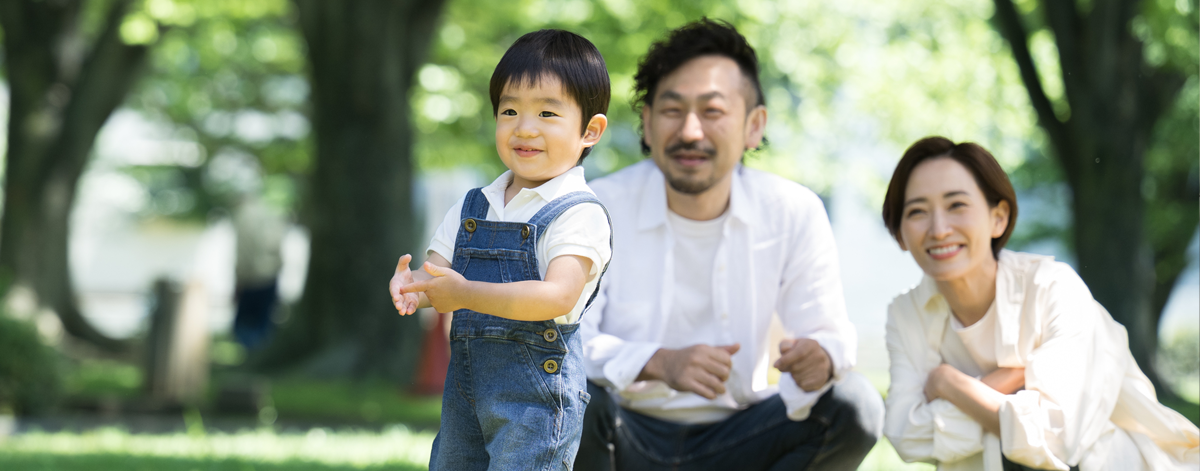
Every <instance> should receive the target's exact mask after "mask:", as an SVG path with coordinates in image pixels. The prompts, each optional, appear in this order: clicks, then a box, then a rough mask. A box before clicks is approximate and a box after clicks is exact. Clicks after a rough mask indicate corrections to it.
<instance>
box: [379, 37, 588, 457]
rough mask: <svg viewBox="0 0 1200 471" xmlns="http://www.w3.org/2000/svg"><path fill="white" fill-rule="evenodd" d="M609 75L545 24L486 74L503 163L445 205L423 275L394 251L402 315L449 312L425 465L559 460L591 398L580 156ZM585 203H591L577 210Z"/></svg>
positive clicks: (574, 447) (582, 47) (579, 42)
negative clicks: (585, 350) (445, 357)
mask: <svg viewBox="0 0 1200 471" xmlns="http://www.w3.org/2000/svg"><path fill="white" fill-rule="evenodd" d="M609 93H610V88H609V80H608V70H607V69H606V67H605V65H604V58H603V57H601V56H600V52H599V51H597V50H596V47H595V46H593V45H592V43H591V42H589V41H588V40H586V39H584V38H583V37H581V36H579V35H576V34H574V33H569V32H566V31H559V30H542V31H537V32H534V33H529V34H526V35H525V36H522V37H521V38H520V39H518V40H517V42H515V43H513V45H512V47H510V48H509V49H508V52H506V53H505V54H504V57H503V58H501V59H500V63H499V64H497V65H496V70H495V72H494V73H493V74H492V80H491V87H490V94H491V99H492V113H493V115H494V116H495V117H496V152H497V153H498V154H499V155H500V160H501V161H503V162H504V165H505V166H506V167H508V169H509V171H508V172H505V173H504V174H503V175H501V176H500V177H499V178H497V179H496V181H494V182H492V184H490V185H488V186H486V187H483V188H477V189H474V190H471V191H470V192H468V193H467V195H466V196H464V197H463V199H462V200H461V201H459V203H458V204H456V205H455V206H454V207H453V208H451V209H450V212H449V213H448V214H447V215H446V218H445V219H444V220H443V222H442V224H441V226H440V227H439V228H438V230H437V232H435V234H434V236H433V240H432V241H431V242H430V245H429V251H428V253H429V259H428V261H426V262H425V264H424V267H423V268H424V270H423V271H417V272H412V271H410V270H409V267H408V264H409V262H410V261H411V260H412V257H411V256H410V255H405V256H403V257H400V263H399V264H398V265H397V267H396V274H395V276H393V277H392V280H391V284H390V286H389V288H390V291H391V295H392V301H393V302H394V303H395V305H396V309H397V310H398V311H399V312H400V314H402V315H404V314H412V313H413V312H414V311H415V310H416V309H417V308H418V307H422V306H429V305H432V306H433V307H434V308H435V309H437V310H438V312H451V311H453V312H454V319H453V321H452V324H451V329H450V369H449V371H448V373H447V375H446V387H445V391H444V393H443V394H442V423H441V429H440V430H439V431H438V435H437V438H436V439H434V442H433V454H432V456H431V458H430V460H429V469H431V470H435V471H436V470H470V469H504V470H507V469H539V470H540V469H561V468H562V467H564V466H565V467H566V468H570V467H571V464H572V463H573V462H574V460H575V453H576V452H577V451H578V449H579V439H580V435H581V433H582V426H583V413H584V409H586V407H587V401H588V400H589V399H590V397H589V396H588V393H587V383H586V376H585V374H584V371H583V363H582V357H581V355H580V350H581V349H582V347H581V344H580V338H579V334H578V333H577V332H576V330H577V328H578V321H579V317H580V315H581V314H582V312H583V310H584V309H585V308H586V307H587V305H588V304H589V303H590V302H591V299H592V297H593V296H594V294H595V292H596V289H597V286H599V282H600V277H601V275H602V274H603V273H604V270H605V269H606V268H607V266H608V260H609V258H610V257H611V255H612V235H611V234H612V231H611V228H610V226H609V221H608V213H607V211H606V210H605V209H604V206H602V205H601V204H600V202H599V200H597V199H596V197H595V195H594V194H593V193H592V191H591V189H589V188H588V187H587V184H586V182H585V180H584V178H583V168H582V167H579V166H578V164H579V162H581V161H583V158H584V157H586V156H587V154H588V153H589V152H590V151H591V148H592V146H594V145H596V143H597V142H599V141H600V137H601V136H602V135H603V134H604V130H605V128H606V127H607V125H608V121H607V118H606V117H605V115H604V114H605V113H607V112H608V100H609ZM583 203H592V204H583Z"/></svg>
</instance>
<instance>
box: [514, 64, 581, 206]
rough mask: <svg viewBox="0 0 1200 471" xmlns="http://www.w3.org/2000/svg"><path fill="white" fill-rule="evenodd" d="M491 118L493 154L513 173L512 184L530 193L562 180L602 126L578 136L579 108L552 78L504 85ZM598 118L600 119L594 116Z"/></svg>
mask: <svg viewBox="0 0 1200 471" xmlns="http://www.w3.org/2000/svg"><path fill="white" fill-rule="evenodd" d="M498 110H499V111H498V112H497V114H496V152H497V153H498V154H499V155H500V160H501V161H503V162H504V165H505V166H506V167H508V169H509V170H512V172H513V185H514V186H518V187H522V188H534V187H537V186H539V185H541V184H542V183H545V182H546V180H549V179H551V178H554V177H557V176H559V175H562V174H563V173H565V172H566V171H567V170H570V169H571V168H572V167H574V166H575V164H576V162H578V161H579V155H580V154H581V153H582V152H583V149H584V147H589V146H592V145H595V144H596V142H598V141H599V140H600V134H602V133H603V132H604V130H603V127H600V129H599V130H598V132H597V130H596V129H595V128H596V126H594V124H595V121H596V120H595V119H593V117H591V116H589V117H588V120H589V125H588V128H587V129H586V130H585V131H584V132H582V133H581V132H580V131H579V129H580V123H581V122H582V120H583V119H584V117H583V111H582V110H581V109H580V107H579V104H577V103H575V100H574V99H573V98H571V97H570V96H568V95H567V94H566V93H565V91H564V90H563V87H562V82H561V81H560V80H559V79H558V77H556V76H554V75H544V76H542V77H541V79H540V80H538V82H537V83H536V84H534V85H532V86H527V85H526V84H520V83H516V84H514V83H512V82H510V83H509V84H508V85H505V86H504V91H503V92H501V93H500V102H499V107H498ZM596 116H597V117H599V118H603V116H602V115H596Z"/></svg>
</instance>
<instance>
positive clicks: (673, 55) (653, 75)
mask: <svg viewBox="0 0 1200 471" xmlns="http://www.w3.org/2000/svg"><path fill="white" fill-rule="evenodd" d="M700 56H723V57H728V58H730V59H732V60H733V61H734V62H736V63H737V65H738V68H739V69H741V71H742V76H744V77H745V78H746V80H748V81H750V84H751V85H752V86H753V88H754V95H755V96H754V97H752V98H750V99H749V100H748V102H749V103H753V104H751V105H750V106H747V107H746V111H747V112H749V111H750V110H752V109H754V107H756V106H760V105H766V102H765V101H764V98H763V92H762V84H760V83H759V82H758V55H757V54H755V53H754V48H752V47H750V43H748V42H746V38H745V37H743V36H742V35H741V33H738V32H737V29H735V28H734V27H733V25H731V24H729V23H728V22H726V21H723V20H710V19H708V18H700V19H699V20H696V21H694V22H692V23H688V24H686V25H683V26H682V27H680V28H679V29H676V30H675V31H672V32H671V34H670V35H668V36H667V38H666V39H663V40H661V41H657V42H655V43H654V44H652V45H650V52H647V53H646V57H643V58H642V61H641V62H640V63H639V64H638V70H637V74H636V75H634V76H633V80H634V97H633V107H634V110H635V111H640V110H641V108H642V107H645V106H651V105H653V104H654V93H655V92H656V91H657V90H656V89H657V88H658V82H659V81H661V80H662V79H663V77H666V76H667V75H670V74H671V72H674V71H675V69H678V68H679V67H680V66H682V65H683V64H685V63H687V62H688V61H690V60H692V59H695V58H697V57H700ZM638 116H639V117H640V116H641V113H638ZM638 129H639V132H640V129H641V127H638ZM642 153H643V154H649V153H650V147H649V146H647V145H646V140H645V138H644V136H643V139H642Z"/></svg>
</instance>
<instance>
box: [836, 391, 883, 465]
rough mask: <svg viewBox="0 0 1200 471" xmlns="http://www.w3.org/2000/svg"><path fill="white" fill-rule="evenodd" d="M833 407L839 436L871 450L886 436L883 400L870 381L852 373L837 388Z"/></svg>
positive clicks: (866, 449)
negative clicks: (880, 438)
mask: <svg viewBox="0 0 1200 471" xmlns="http://www.w3.org/2000/svg"><path fill="white" fill-rule="evenodd" d="M831 392H832V393H833V396H832V399H833V401H832V404H831V406H832V407H833V408H834V409H835V410H834V412H833V417H834V420H835V422H839V424H838V425H835V428H837V429H838V432H837V434H838V435H839V436H840V438H841V439H844V440H847V441H848V442H849V443H855V444H859V446H861V447H862V448H863V449H864V450H865V451H870V449H871V447H873V446H875V442H877V441H878V440H879V437H880V436H882V435H883V398H882V397H881V396H880V395H879V391H877V390H876V389H875V387H874V386H872V385H871V382H870V381H867V378H866V377H864V376H863V375H861V374H858V373H854V372H851V373H849V374H847V375H846V377H845V378H842V380H841V381H840V382H838V383H837V384H835V385H834V387H833V389H832V390H831Z"/></svg>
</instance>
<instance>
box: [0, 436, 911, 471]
mask: <svg viewBox="0 0 1200 471" xmlns="http://www.w3.org/2000/svg"><path fill="white" fill-rule="evenodd" d="M433 436H434V434H433V432H414V431H410V430H408V429H406V428H404V427H399V426H397V427H392V428H390V429H388V430H385V431H383V432H378V433H376V432H362V431H354V430H344V431H332V430H327V429H321V428H314V429H311V430H309V431H308V432H307V433H302V434H279V433H276V432H274V431H272V430H270V429H262V430H255V431H243V432H238V433H231V434H224V433H212V434H205V433H195V432H193V433H177V434H167V435H146V434H131V433H128V432H125V431H123V430H121V429H116V428H107V429H99V430H94V431H90V432H84V433H70V432H59V433H40V432H32V433H27V434H22V435H17V436H14V437H10V438H8V439H7V440H5V441H0V469H3V470H6V471H10V470H11V471H25V470H55V471H60V470H61V471H92V470H96V471H99V470H131V471H141V470H146V471H160V470H161V471H174V470H179V471H193V470H195V471H202V470H213V471H216V470H220V471H225V470H229V471H247V470H254V471H275V470H297V471H342V470H347V471H348V470H385V469H387V470H424V469H426V463H428V461H429V451H430V447H431V446H432V445H433ZM859 469H860V470H865V471H885V470H887V471H891V470H925V471H927V470H932V469H933V467H932V466H930V465H926V464H915V465H912V464H906V463H904V462H903V461H901V460H900V457H898V456H896V452H895V451H894V450H893V449H892V447H891V445H890V444H889V443H888V442H887V440H881V441H880V442H879V444H878V445H876V446H875V448H874V449H873V450H871V453H870V454H869V455H867V458H866V460H864V461H863V465H862V466H861V467H859Z"/></svg>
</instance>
